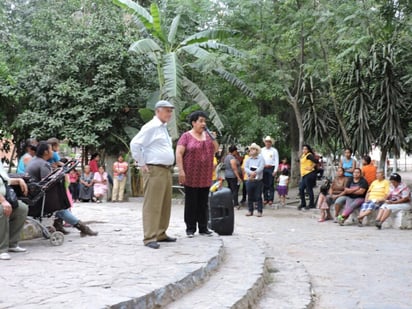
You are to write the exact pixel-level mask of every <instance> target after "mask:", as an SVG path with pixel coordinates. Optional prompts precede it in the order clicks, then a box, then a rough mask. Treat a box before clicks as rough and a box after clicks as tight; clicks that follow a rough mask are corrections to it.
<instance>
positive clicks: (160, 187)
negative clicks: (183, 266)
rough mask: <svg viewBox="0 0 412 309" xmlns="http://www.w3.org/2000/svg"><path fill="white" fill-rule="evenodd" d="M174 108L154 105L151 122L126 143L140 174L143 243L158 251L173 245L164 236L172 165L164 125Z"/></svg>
mask: <svg viewBox="0 0 412 309" xmlns="http://www.w3.org/2000/svg"><path fill="white" fill-rule="evenodd" d="M174 108H175V107H174V105H173V104H172V103H170V102H168V101H163V100H162V101H159V102H157V103H156V105H155V116H154V117H153V119H152V120H150V121H149V122H148V123H146V124H145V125H144V126H143V127H142V128H141V129H140V131H139V133H138V134H137V135H136V136H135V137H134V138H133V139H132V141H131V142H130V149H131V152H132V157H133V159H135V160H136V162H137V165H138V166H139V167H140V170H141V171H142V174H143V191H144V201H143V216H142V217H143V234H144V236H143V243H144V245H145V246H147V247H148V248H152V249H159V248H160V245H159V243H158V242H175V241H176V238H174V237H170V236H168V235H167V234H166V231H167V229H168V227H169V221H170V214H171V207H172V184H173V183H172V170H171V169H172V166H173V163H174V161H175V156H174V152H173V146H172V140H171V138H170V136H169V132H168V131H167V123H168V122H169V121H170V119H171V118H172V114H173V110H174ZM210 179H211V178H209V179H208V180H209V183H210Z"/></svg>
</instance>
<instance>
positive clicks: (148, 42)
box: [129, 39, 162, 54]
mask: <svg viewBox="0 0 412 309" xmlns="http://www.w3.org/2000/svg"><path fill="white" fill-rule="evenodd" d="M129 51H132V52H135V53H137V54H148V53H155V52H161V51H162V48H161V47H160V46H159V45H158V44H157V43H156V42H155V41H153V40H152V39H141V40H139V41H137V42H134V43H132V45H130V47H129Z"/></svg>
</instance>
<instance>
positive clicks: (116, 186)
mask: <svg viewBox="0 0 412 309" xmlns="http://www.w3.org/2000/svg"><path fill="white" fill-rule="evenodd" d="M128 169H129V164H128V163H127V162H126V161H124V158H123V156H122V155H119V157H118V158H117V161H116V162H114V163H113V190H112V202H117V201H119V202H122V201H123V195H124V189H125V187H126V179H127V170H128Z"/></svg>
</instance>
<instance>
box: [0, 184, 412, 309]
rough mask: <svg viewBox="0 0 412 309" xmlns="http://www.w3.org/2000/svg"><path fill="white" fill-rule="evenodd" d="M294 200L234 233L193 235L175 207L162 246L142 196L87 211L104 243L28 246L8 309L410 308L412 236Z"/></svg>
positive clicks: (1, 292)
mask: <svg viewBox="0 0 412 309" xmlns="http://www.w3.org/2000/svg"><path fill="white" fill-rule="evenodd" d="M405 179H407V177H405ZM410 179H412V177H410ZM295 195H296V190H291V191H290V194H289V200H288V201H289V206H287V207H285V208H281V209H270V208H265V209H264V212H263V217H262V218H258V217H246V216H244V214H245V212H246V210H245V209H244V208H243V209H241V210H239V211H235V215H236V218H235V231H234V234H233V236H217V235H214V236H213V237H204V236H199V235H196V237H195V238H193V239H188V238H186V237H185V231H184V223H183V205H182V204H181V203H180V202H179V201H177V200H175V201H174V203H173V210H172V219H171V224H170V228H169V234H170V235H171V236H177V237H178V241H177V242H176V243H170V244H169V243H162V244H161V248H160V249H159V250H153V249H149V248H146V247H144V246H143V245H142V224H141V223H142V222H141V207H142V199H141V198H134V199H131V200H130V202H128V203H116V204H114V203H103V204H94V203H81V204H76V206H75V207H74V208H73V212H74V213H75V214H76V215H78V217H79V218H80V219H81V220H84V221H88V222H90V225H91V227H92V228H93V229H96V230H97V231H99V236H97V237H85V238H80V236H79V233H78V232H77V230H75V229H71V231H72V233H71V234H70V235H68V236H65V242H64V243H63V245H62V246H57V247H54V246H51V245H50V244H49V242H48V241H47V240H44V239H33V240H29V241H23V242H21V245H22V246H24V247H26V248H28V252H27V253H12V260H10V261H1V262H0V287H1V289H0V308H56V307H60V308H162V307H167V308H194V307H196V308H201V309H203V308H321V309H323V308H410V307H411V301H412V276H411V274H412V231H410V230H397V229H383V230H380V231H379V230H377V229H376V228H375V227H362V228H359V227H358V226H356V225H351V224H348V225H346V226H343V227H341V226H339V225H337V224H334V223H333V222H331V221H327V222H323V223H318V222H317V219H318V216H319V215H318V212H317V210H310V211H307V212H302V211H297V210H296V206H297V200H296V198H295ZM173 300H178V301H177V302H174V303H173V302H172V301H173ZM194 300H196V301H198V302H196V305H195V302H194ZM191 304H193V305H191Z"/></svg>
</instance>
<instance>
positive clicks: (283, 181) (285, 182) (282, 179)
mask: <svg viewBox="0 0 412 309" xmlns="http://www.w3.org/2000/svg"><path fill="white" fill-rule="evenodd" d="M288 179H289V176H287V175H280V176H279V186H285V187H286V186H287V185H288Z"/></svg>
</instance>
